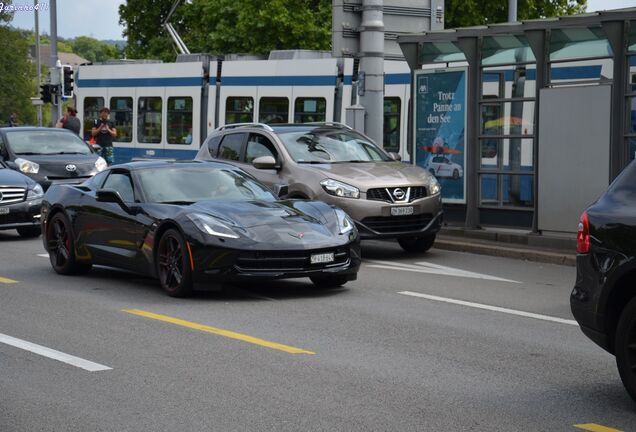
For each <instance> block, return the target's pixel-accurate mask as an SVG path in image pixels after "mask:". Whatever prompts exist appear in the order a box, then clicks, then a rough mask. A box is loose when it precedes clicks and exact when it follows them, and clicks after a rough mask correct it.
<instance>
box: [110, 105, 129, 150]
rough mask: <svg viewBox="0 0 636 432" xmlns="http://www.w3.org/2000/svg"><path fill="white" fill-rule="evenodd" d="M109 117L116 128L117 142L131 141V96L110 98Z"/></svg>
mask: <svg viewBox="0 0 636 432" xmlns="http://www.w3.org/2000/svg"><path fill="white" fill-rule="evenodd" d="M110 119H111V121H112V122H113V123H114V124H115V128H116V129H117V140H116V141H118V142H132V126H133V99H132V98H131V97H112V98H110Z"/></svg>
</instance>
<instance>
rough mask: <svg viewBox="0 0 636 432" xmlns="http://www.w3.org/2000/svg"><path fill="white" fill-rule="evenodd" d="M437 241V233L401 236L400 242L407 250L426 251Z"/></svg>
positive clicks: (413, 251) (412, 251)
mask: <svg viewBox="0 0 636 432" xmlns="http://www.w3.org/2000/svg"><path fill="white" fill-rule="evenodd" d="M434 242H435V234H432V235H427V236H420V237H404V238H399V239H398V243H399V244H400V246H402V249H404V250H405V251H406V252H410V253H415V252H426V251H427V250H429V249H430V248H431V247H432V246H433V243H434Z"/></svg>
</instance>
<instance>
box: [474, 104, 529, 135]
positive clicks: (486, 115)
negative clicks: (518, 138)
mask: <svg viewBox="0 0 636 432" xmlns="http://www.w3.org/2000/svg"><path fill="white" fill-rule="evenodd" d="M534 106H535V103H534V102H533V101H532V102H523V101H518V102H492V103H490V102H488V103H484V104H482V105H481V133H482V135H492V136H501V135H532V134H534Z"/></svg>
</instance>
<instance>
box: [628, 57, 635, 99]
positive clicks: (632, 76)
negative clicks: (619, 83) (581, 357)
mask: <svg viewBox="0 0 636 432" xmlns="http://www.w3.org/2000/svg"><path fill="white" fill-rule="evenodd" d="M627 67H628V72H627V73H628V75H627V76H628V77H629V81H628V82H629V91H631V92H636V55H631V56H629V57H627Z"/></svg>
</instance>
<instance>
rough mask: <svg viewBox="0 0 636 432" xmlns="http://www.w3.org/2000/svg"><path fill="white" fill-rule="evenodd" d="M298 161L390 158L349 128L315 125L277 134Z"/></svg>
mask: <svg viewBox="0 0 636 432" xmlns="http://www.w3.org/2000/svg"><path fill="white" fill-rule="evenodd" d="M279 136H280V138H281V140H282V141H283V143H284V144H285V147H286V148H287V151H289V154H290V155H291V157H292V159H294V161H296V162H298V163H338V162H343V163H344V162H383V161H392V160H393V159H391V158H390V157H389V155H388V154H386V153H385V152H384V150H382V149H380V148H379V147H377V146H376V145H375V144H373V143H372V142H370V141H369V140H368V139H366V138H365V137H363V136H362V135H360V134H359V133H357V132H355V131H352V130H343V129H333V128H325V129H321V128H316V129H311V130H303V131H293V130H292V131H289V132H288V131H285V132H281V133H280V134H279Z"/></svg>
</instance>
